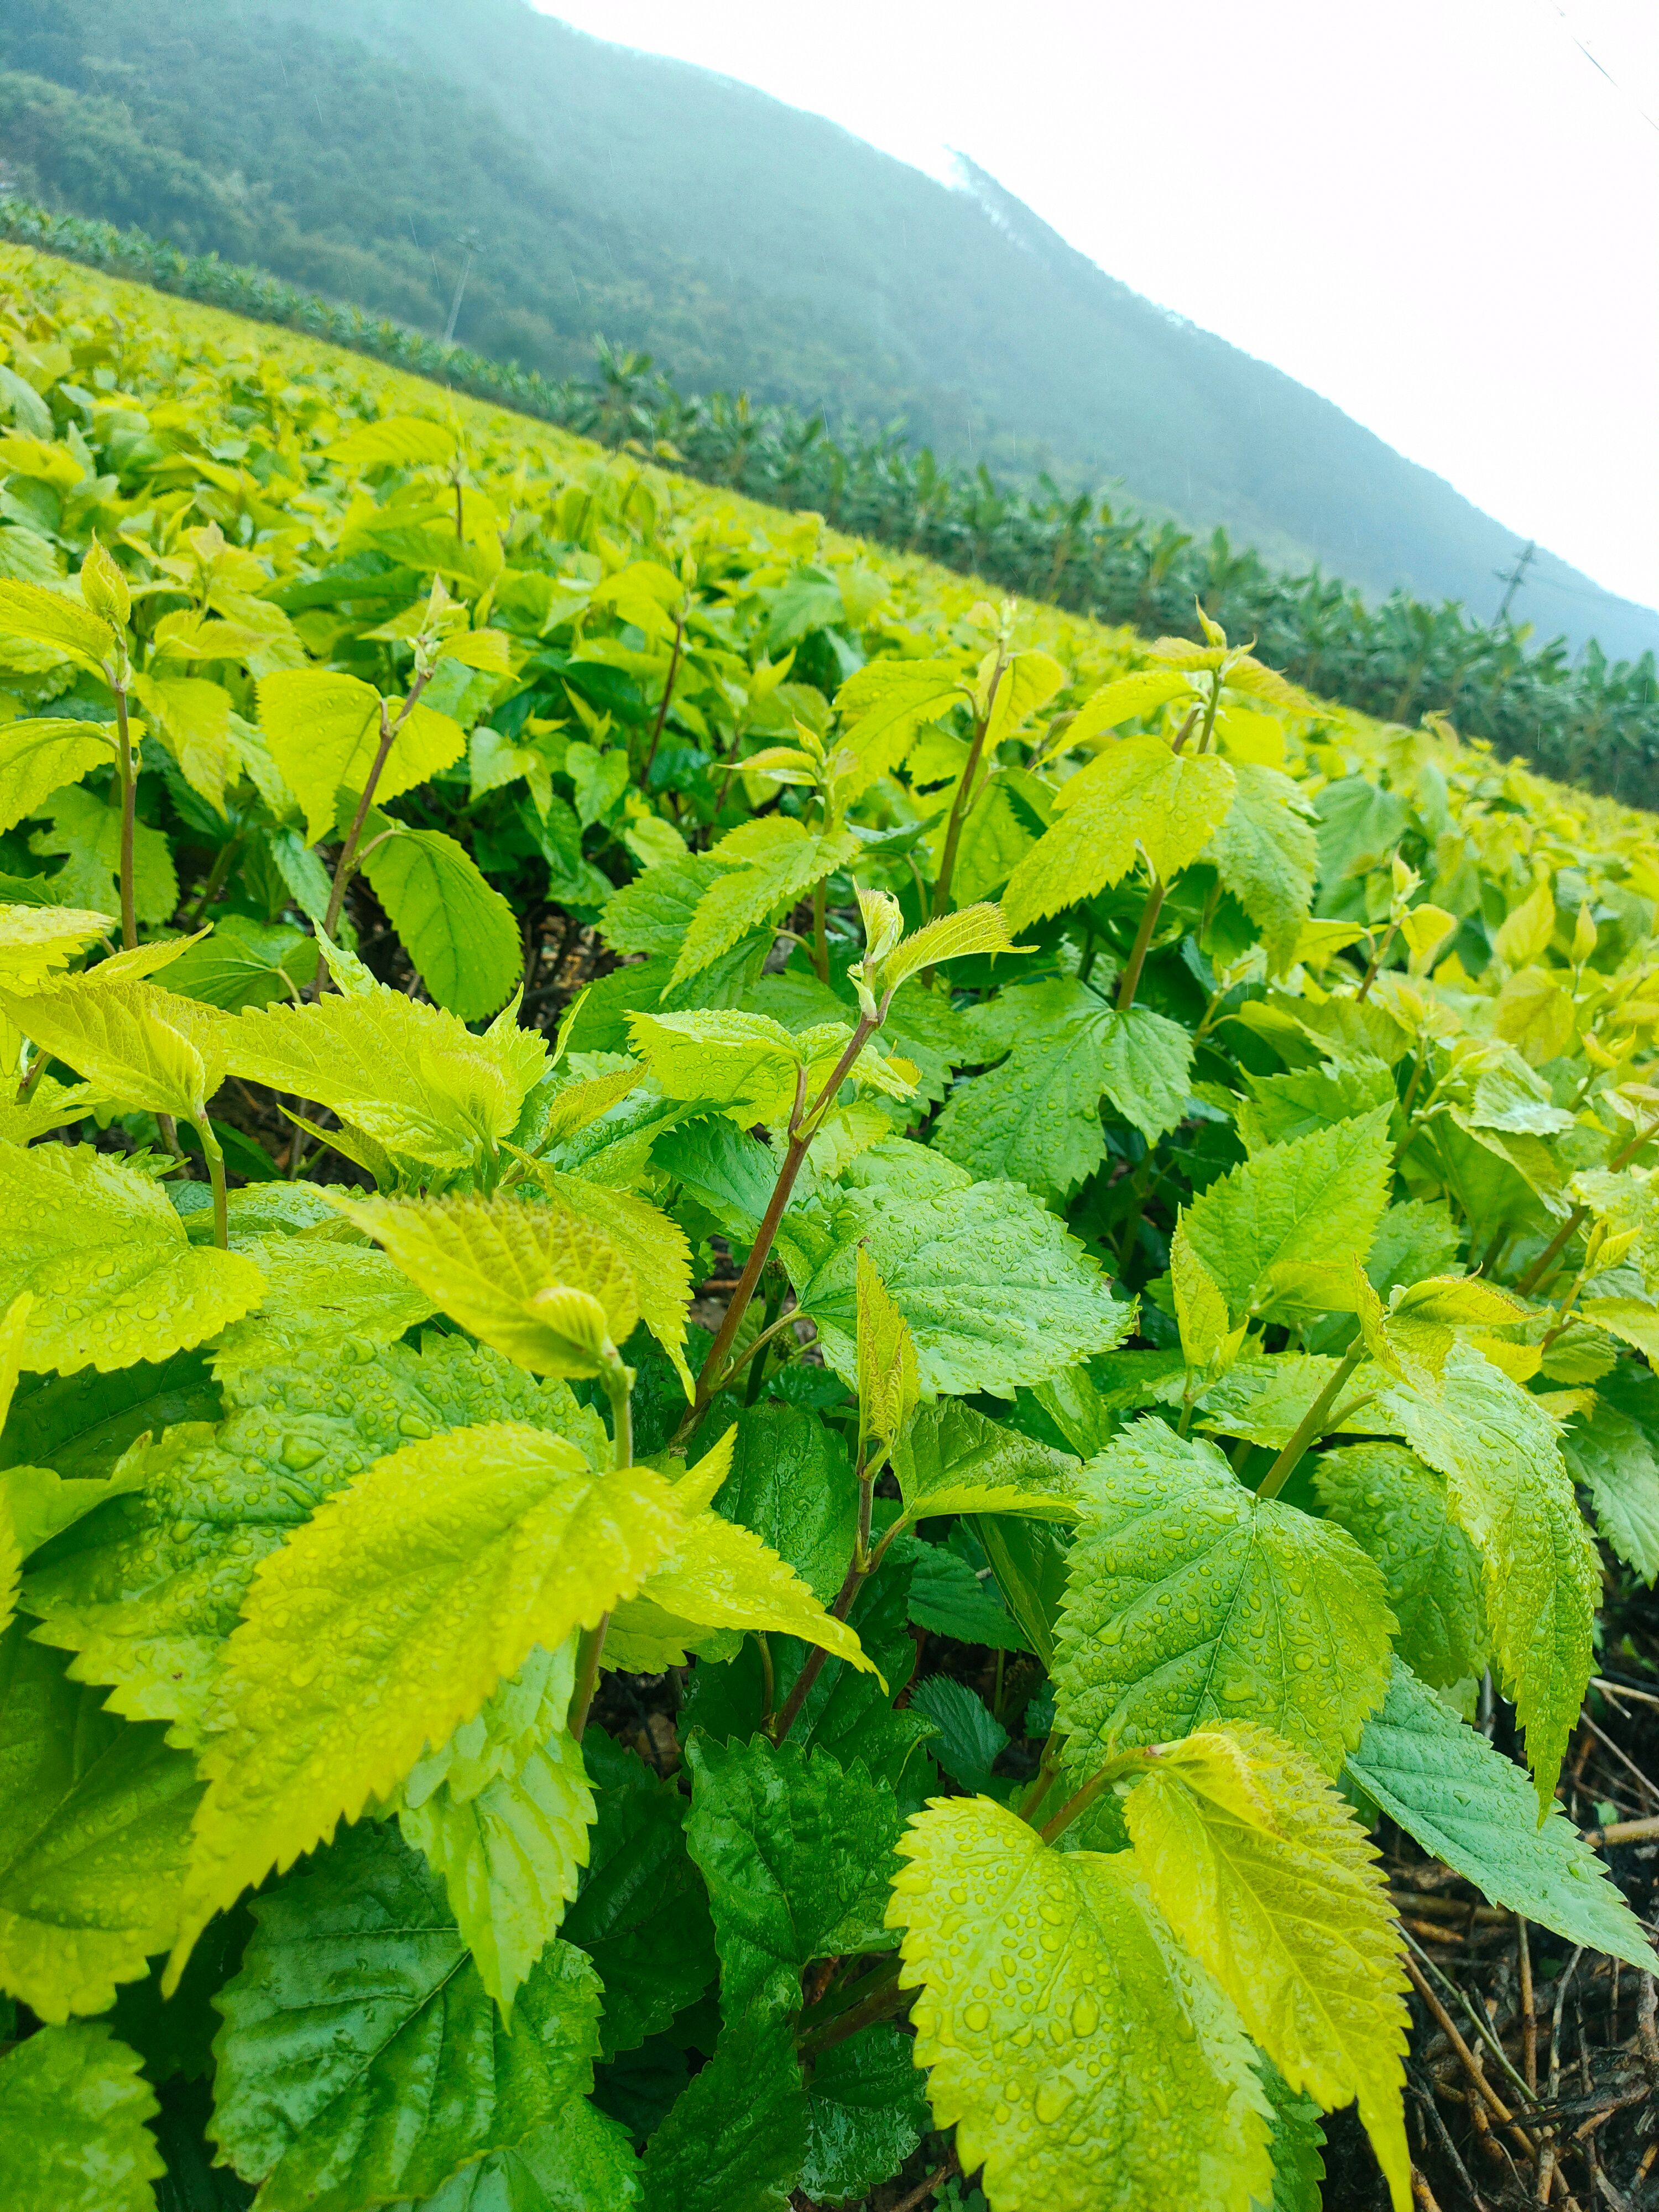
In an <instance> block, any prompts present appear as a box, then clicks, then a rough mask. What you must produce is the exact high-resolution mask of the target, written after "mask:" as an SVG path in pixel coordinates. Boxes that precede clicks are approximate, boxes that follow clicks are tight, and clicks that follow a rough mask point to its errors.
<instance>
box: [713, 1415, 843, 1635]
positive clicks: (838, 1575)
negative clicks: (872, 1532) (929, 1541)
mask: <svg viewBox="0 0 1659 2212" xmlns="http://www.w3.org/2000/svg"><path fill="white" fill-rule="evenodd" d="M714 1510H715V1511H716V1512H717V1513H719V1514H721V1515H723V1516H725V1518H726V1520H728V1521H736V1522H741V1523H742V1524H743V1526H744V1528H750V1529H752V1530H753V1531H754V1533H755V1534H756V1535H757V1536H758V1537H759V1538H760V1540H761V1541H762V1542H763V1544H765V1545H767V1546H768V1547H769V1548H770V1549H771V1550H772V1551H774V1552H775V1553H777V1554H778V1556H779V1558H780V1559H786V1560H787V1562H788V1564H789V1565H791V1566H792V1567H793V1569H794V1571H795V1572H796V1573H797V1574H798V1575H799V1577H800V1578H801V1580H802V1581H803V1582H804V1583H806V1585H807V1587H808V1588H809V1589H811V1591H812V1593H813V1595H814V1596H816V1597H817V1598H818V1599H819V1600H820V1601H822V1602H823V1604H825V1605H828V1604H829V1601H830V1600H831V1599H832V1598H833V1597H834V1596H835V1595H836V1592H837V1591H838V1590H839V1589H840V1588H841V1585H842V1577H843V1576H844V1575H845V1573H846V1571H847V1562H848V1559H850V1558H851V1557H852V1554H853V1540H854V1535H855V1534H857V1530H858V1512H859V1492H858V1485H857V1483H856V1482H855V1481H854V1479H853V1463H852V1461H851V1459H850V1458H849V1457H848V1450H847V1446H846V1444H845V1443H843V1442H842V1438H841V1437H840V1436H839V1435H838V1434H837V1433H836V1431H834V1430H833V1429H830V1428H828V1427H826V1426H825V1425H824V1424H823V1422H822V1421H821V1420H820V1419H818V1417H817V1414H816V1413H809V1412H807V1411H806V1409H805V1407H799V1406H776V1405H758V1406H753V1407H750V1408H749V1409H748V1411H747V1412H745V1413H744V1414H743V1415H742V1416H741V1418H740V1419H739V1420H738V1433H737V1439H736V1443H735V1445H734V1448H733V1450H732V1472H731V1474H729V1475H728V1476H727V1477H726V1480H725V1482H724V1483H723V1484H722V1485H721V1486H720V1491H719V1492H718V1493H717V1495H716V1497H715V1498H714Z"/></svg>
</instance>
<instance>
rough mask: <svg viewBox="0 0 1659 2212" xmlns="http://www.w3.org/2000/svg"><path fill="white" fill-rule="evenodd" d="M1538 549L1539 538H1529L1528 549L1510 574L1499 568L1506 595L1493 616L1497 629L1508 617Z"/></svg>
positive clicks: (1499, 577) (1493, 622)
mask: <svg viewBox="0 0 1659 2212" xmlns="http://www.w3.org/2000/svg"><path fill="white" fill-rule="evenodd" d="M1537 551H1538V540H1537V539H1536V538H1528V540H1527V544H1526V549H1525V550H1524V551H1523V552H1522V556H1521V558H1520V559H1519V560H1518V561H1517V562H1516V564H1515V566H1514V568H1511V569H1510V572H1509V574H1507V575H1505V574H1504V571H1503V570H1502V569H1501V568H1500V569H1499V570H1498V580H1499V582H1500V583H1501V584H1502V585H1503V586H1504V597H1503V601H1502V603H1501V605H1499V607H1498V612H1497V613H1496V614H1495V615H1494V616H1493V617H1492V628H1493V629H1497V627H1498V623H1501V622H1503V621H1504V620H1505V619H1506V618H1507V617H1508V615H1509V611H1510V601H1511V600H1512V599H1514V597H1515V595H1516V592H1518V591H1519V590H1520V588H1521V586H1522V580H1523V579H1524V578H1525V576H1526V573H1527V571H1528V568H1531V566H1532V564H1533V561H1534V557H1535V556H1536V554H1537Z"/></svg>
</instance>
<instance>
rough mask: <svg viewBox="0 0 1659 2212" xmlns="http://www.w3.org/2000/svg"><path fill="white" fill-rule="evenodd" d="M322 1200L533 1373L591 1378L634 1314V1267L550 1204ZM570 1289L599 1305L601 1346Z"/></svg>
mask: <svg viewBox="0 0 1659 2212" xmlns="http://www.w3.org/2000/svg"><path fill="white" fill-rule="evenodd" d="M329 1196H330V1198H331V1200H332V1201H333V1203H334V1204H335V1205H336V1206H338V1207H339V1209H340V1211H341V1212H342V1213H343V1214H344V1215H345V1217H346V1218H347V1219H348V1220H349V1221H353V1222H355V1223H356V1225H357V1227H358V1228H359V1229H362V1230H366V1231H368V1234H369V1235H370V1236H371V1237H374V1238H375V1239H377V1241H378V1242H379V1243H381V1244H382V1245H384V1246H385V1248H386V1250H387V1251H388V1252H389V1253H390V1254H391V1255H392V1258H393V1259H394V1260H395V1261H397V1263H398V1266H399V1267H401V1268H402V1269H403V1271H404V1273H405V1274H406V1275H407V1276H408V1277H409V1279H410V1281H411V1282H412V1283H416V1284H418V1285H419V1286H420V1288H421V1289H422V1290H423V1291H425V1292H426V1294H427V1296H428V1297H429V1298H431V1299H433V1300H434V1301H435V1304H438V1305H440V1306H441V1307H442V1309H443V1310H444V1311H445V1312H446V1313H447V1315H448V1316H450V1318H451V1319H452V1320H453V1321H458V1322H460V1324H461V1326H462V1328H468V1329H471V1332H472V1334H473V1335H474V1336H476V1337H477V1338H479V1339H480V1340H482V1341H483V1343H485V1344H487V1345H489V1346H491V1348H492V1349H493V1350H495V1351H496V1352H505V1353H506V1355H507V1358H509V1359H513V1360H516V1361H517V1362H518V1364H519V1365H520V1367H527V1368H528V1369H529V1370H530V1371H531V1372H532V1374H533V1375H562V1376H578V1375H592V1374H595V1373H597V1371H598V1363H597V1359H596V1358H595V1354H596V1352H598V1351H599V1349H601V1348H602V1346H603V1340H604V1337H605V1335H608V1336H609V1337H610V1339H611V1342H612V1343H613V1344H621V1343H622V1342H623V1341H624V1340H626V1339H627V1338H628V1337H629V1335H631V1334H632V1333H633V1328H634V1324H635V1322H636V1321H638V1319H639V1317H640V1299H639V1286H638V1284H637V1282H636V1281H635V1274H634V1270H633V1268H632V1267H630V1266H629V1263H628V1261H626V1260H625V1259H624V1258H623V1255H622V1254H621V1252H619V1251H618V1250H617V1247H616V1245H615V1244H614V1243H612V1242H611V1238H610V1237H608V1236H607V1235H606V1234H605V1231H603V1230H601V1229H600V1228H599V1227H598V1226H597V1225H595V1224H594V1222H593V1221H592V1220H591V1219H585V1218H583V1217H582V1216H581V1215H580V1214H578V1213H575V1212H573V1211H572V1210H571V1209H570V1208H569V1207H568V1206H563V1205H562V1204H560V1203H558V1202H557V1201H554V1202H551V1203H550V1204H547V1205H544V1206H543V1205H535V1204H526V1203H525V1202H523V1201H521V1200H519V1199H516V1198H495V1199H481V1198H443V1199H436V1198H435V1199H390V1198H368V1199H356V1198H351V1197H349V1196H346V1195H344V1194H336V1193H334V1192H330V1193H329ZM573 1292H574V1293H575V1294H576V1295H577V1297H580V1298H581V1299H583V1300H585V1301H586V1303H587V1304H591V1305H593V1306H594V1307H595V1308H596V1309H597V1313H598V1321H599V1324H600V1336H599V1342H598V1343H594V1342H592V1341H591V1340H589V1339H588V1337H587V1334H586V1328H584V1327H583V1326H582V1322H581V1313H580V1309H578V1308H576V1307H574V1306H573V1305H572V1304H571V1302H570V1298H569V1297H568V1294H569V1293H573ZM573 1328H576V1329H577V1330H578V1332H579V1333H578V1334H574V1335H573V1334H572V1330H573Z"/></svg>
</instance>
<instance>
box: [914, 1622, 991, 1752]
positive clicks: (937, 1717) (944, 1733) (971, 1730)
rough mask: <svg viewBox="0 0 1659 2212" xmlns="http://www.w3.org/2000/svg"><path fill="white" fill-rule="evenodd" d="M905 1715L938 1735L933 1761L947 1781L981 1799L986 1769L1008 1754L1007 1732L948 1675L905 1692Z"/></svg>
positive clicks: (934, 1677)
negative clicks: (919, 1717) (920, 1719)
mask: <svg viewBox="0 0 1659 2212" xmlns="http://www.w3.org/2000/svg"><path fill="white" fill-rule="evenodd" d="M912 1602H913V1603H914V1600H913V1601H912ZM910 1711H912V1712H913V1713H925V1714H926V1715H927V1717H928V1719H929V1720H930V1721H932V1722H933V1725H934V1727H935V1728H937V1729H938V1730H939V1735H937V1737H936V1738H935V1739H934V1741H933V1747H932V1748H933V1757H934V1758H935V1759H937V1760H938V1761H939V1765H941V1766H942V1767H943V1768H944V1769H945V1772H946V1773H947V1774H948V1775H949V1776H950V1777H951V1780H952V1781H953V1782H959V1783H960V1784H962V1786H963V1789H964V1790H967V1791H968V1792H969V1795H970V1796H982V1795H984V1794H985V1792H986V1791H987V1790H989V1789H990V1787H991V1769H992V1768H993V1767H994V1765H995V1764H996V1762H997V1759H998V1758H999V1757H1000V1754H1001V1753H1003V1752H1005V1751H1006V1749H1007V1748H1008V1731H1007V1729H1006V1728H1004V1726H1003V1725H1002V1723H1001V1722H1000V1720H998V1719H997V1717H996V1716H995V1715H994V1713H993V1712H992V1711H991V1710H990V1708H989V1707H988V1706H987V1705H986V1703H985V1701H984V1699H982V1698H980V1697H977V1696H975V1693H974V1692H973V1691H972V1690H970V1689H969V1687H968V1685H967V1684H966V1683H965V1682H955V1681H952V1680H951V1677H950V1676H949V1675H948V1674H925V1675H924V1676H923V1677H922V1679H921V1681H919V1682H916V1683H913V1684H912V1686H911V1689H910Z"/></svg>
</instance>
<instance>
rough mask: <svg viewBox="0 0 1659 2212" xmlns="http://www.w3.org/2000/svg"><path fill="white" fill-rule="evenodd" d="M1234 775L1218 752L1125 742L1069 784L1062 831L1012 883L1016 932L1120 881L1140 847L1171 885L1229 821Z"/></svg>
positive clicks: (1007, 901)
mask: <svg viewBox="0 0 1659 2212" xmlns="http://www.w3.org/2000/svg"><path fill="white" fill-rule="evenodd" d="M1234 788H1235V778H1234V775H1233V771H1232V769H1231V768H1230V767H1229V766H1228V765H1227V763H1226V762H1225V761H1224V760H1221V759H1219V758H1218V757H1217V756H1216V755H1215V754H1214V753H1198V754H1193V753H1176V752H1172V751H1171V750H1170V747H1169V746H1168V745H1167V744H1165V743H1164V739H1163V738H1154V737H1144V738H1123V739H1122V740H1121V742H1120V743H1118V744H1113V745H1109V746H1108V747H1107V748H1106V750H1104V751H1103V752H1101V753H1098V754H1097V756H1096V757H1095V758H1094V759H1093V760H1092V761H1091V762H1090V763H1089V765H1088V767H1087V768H1085V769H1081V770H1079V773H1078V774H1077V775H1075V776H1073V778H1072V780H1071V781H1070V782H1069V783H1067V784H1064V785H1062V786H1061V787H1060V793H1059V794H1058V797H1057V798H1056V800H1055V811H1056V815H1057V819H1056V820H1055V822H1054V827H1053V828H1052V829H1049V830H1048V831H1047V832H1046V833H1045V835H1044V836H1042V838H1041V839H1040V840H1039V841H1038V842H1037V843H1036V845H1035V846H1034V847H1033V848H1032V849H1031V851H1030V852H1029V853H1028V854H1026V856H1025V858H1024V860H1022V861H1021V862H1020V864H1019V866H1018V867H1017V868H1016V869H1015V870H1014V872H1013V874H1012V876H1011V877H1010V878H1009V880H1008V888H1007V890H1006V891H1005V892H1004V893H1003V895H1002V903H1003V907H1004V908H1005V910H1006V913H1007V916H1008V923H1009V927H1010V928H1012V929H1023V928H1024V927H1025V925H1026V924H1027V923H1028V922H1032V921H1039V920H1040V919H1041V918H1042V916H1043V915H1048V914H1058V913H1059V912H1060V909H1061V908H1063V907H1068V906H1073V905H1075V904H1076V903H1077V902H1078V901H1079V899H1086V898H1092V897H1093V896H1094V895H1095V893H1096V892H1097V891H1099V890H1105V889H1106V888H1107V886H1108V885H1109V884H1115V883H1116V882H1117V881H1118V879H1119V878H1120V877H1121V876H1123V875H1124V874H1126V873H1127V871H1128V869H1129V868H1130V867H1131V866H1133V861H1134V857H1135V850H1136V848H1137V846H1139V847H1140V848H1143V849H1144V850H1145V852H1146V858H1147V860H1148V861H1149V862H1150V863H1151V865H1152V868H1153V869H1154V870H1155V871H1156V872H1157V873H1158V875H1159V876H1161V877H1162V878H1164V881H1165V882H1168V880H1169V879H1170V877H1171V876H1174V875H1176V874H1178V873H1179V872H1180V871H1181V870H1182V868H1184V867H1187V866H1189V865H1190V864H1191V862H1193V861H1194V860H1196V859H1197V858H1198V856H1199V854H1200V853H1201V852H1202V851H1203V849H1204V848H1205V846H1206V844H1207V843H1208V842H1209V841H1210V838H1211V836H1212V834H1213V833H1214V831H1215V830H1216V829H1218V828H1219V826H1220V825H1221V823H1223V822H1224V821H1225V818H1226V815H1227V810H1228V808H1229V807H1230V806H1231V804H1232V798H1233V792H1234Z"/></svg>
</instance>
